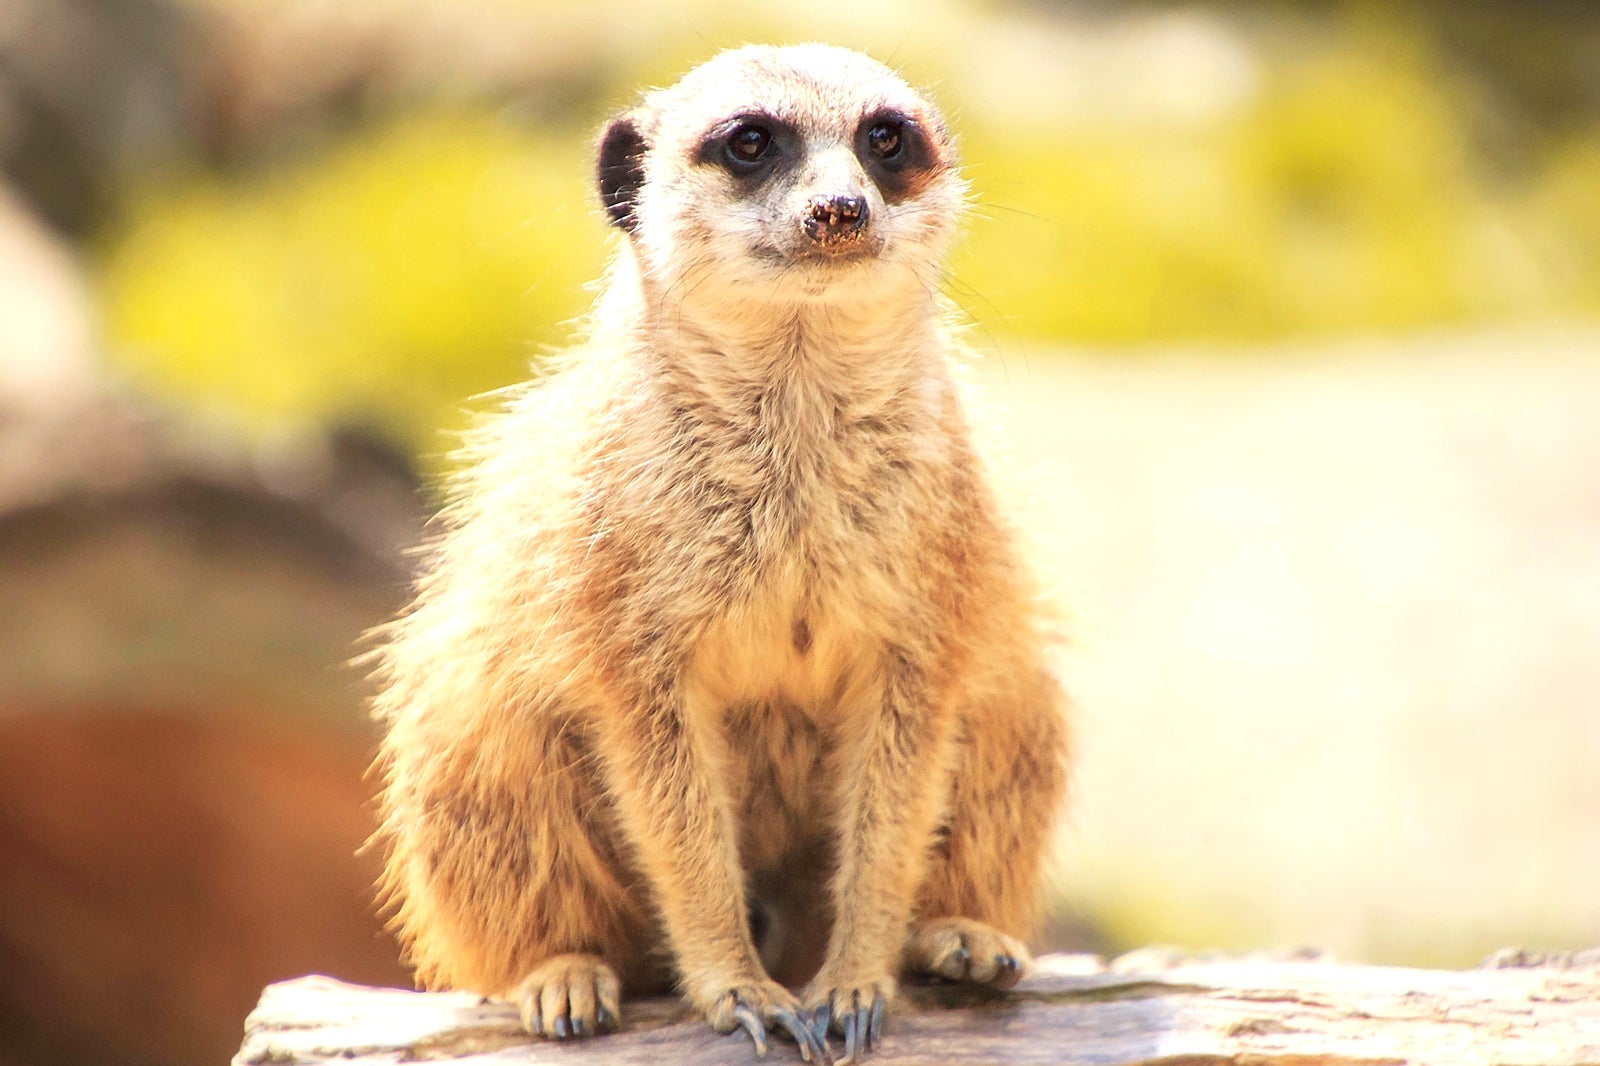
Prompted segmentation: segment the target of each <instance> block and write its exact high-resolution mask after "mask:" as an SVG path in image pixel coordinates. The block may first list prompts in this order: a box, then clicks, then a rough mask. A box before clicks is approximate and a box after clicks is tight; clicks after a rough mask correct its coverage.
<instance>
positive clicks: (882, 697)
mask: <svg viewBox="0 0 1600 1066" xmlns="http://www.w3.org/2000/svg"><path fill="white" fill-rule="evenodd" d="M931 657H932V655H931V654H929V653H928V652H925V653H924V654H923V655H921V656H913V655H911V654H910V653H908V651H907V650H906V649H905V648H889V649H887V650H886V652H885V654H884V656H883V662H882V665H881V668H880V674H881V687H880V691H879V693H878V695H877V706H875V707H871V708H870V709H868V710H867V713H865V714H864V715H863V716H862V717H861V719H860V720H859V721H857V722H855V723H854V725H855V726H856V734H855V736H853V737H852V738H851V739H852V743H850V744H849V745H848V746H847V749H846V751H845V753H844V760H845V761H844V763H843V765H842V766H841V771H842V780H841V781H840V785H841V787H842V789H843V797H844V802H843V803H842V804H841V807H840V816H841V819H840V824H839V829H838V847H839V862H838V869H837V873H836V875H835V881H834V899H835V917H834V924H833V931H832V935H831V936H830V938H829V941H828V953H827V956H826V958H825V960H824V962H823V964H822V969H821V970H820V971H819V972H818V973H817V976H816V977H815V978H813V979H812V981H811V984H810V985H809V986H808V987H807V989H806V992H805V995H804V997H803V998H804V1000H805V1003H806V1006H807V1008H808V1009H809V1010H811V1012H812V1018H813V1025H814V1028H815V1031H816V1033H817V1034H818V1036H819V1037H823V1036H825V1035H826V1034H827V1033H828V1032H829V1031H830V1029H831V1030H832V1031H833V1032H834V1033H836V1034H838V1035H840V1036H842V1037H844V1042H845V1057H844V1059H841V1060H840V1061H841V1062H848V1061H850V1060H852V1059H854V1058H855V1057H856V1055H857V1053H858V1052H860V1051H867V1050H871V1048H872V1047H873V1046H874V1045H875V1044H876V1043H877V1041H878V1039H879V1037H880V1035H881V1033H882V1029H883V1016H884V1012H885V1009H886V1008H887V1007H888V1004H889V1002H890V1001H891V1000H892V999H893V998H894V993H895V978H894V973H895V970H896V968H897V966H898V963H899V959H900V952H901V947H902V945H903V943H904V941H905V937H906V930H907V925H908V923H909V920H910V915H911V907H912V902H913V899H914V897H915V895H916V891H917V887H918V884H919V883H920V881H921V878H922V872H923V857H924V854H925V852H926V851H927V842H928V841H929V839H930V838H931V836H932V834H933V832H934V830H935V828H936V827H937V824H938V821H939V818H940V817H941V815H942V811H943V800H944V797H945V795H946V794H947V792H948V785H947V776H948V767H947V763H948V762H949V754H950V748H951V743H952V738H951V733H952V716H951V714H950V713H949V711H948V709H947V708H945V707H942V706H940V704H939V700H938V699H937V693H936V692H935V684H936V679H935V678H934V677H933V676H931V671H930V670H929V669H928V667H927V665H926V663H925V662H924V661H923V660H927V659H929V658H931Z"/></svg>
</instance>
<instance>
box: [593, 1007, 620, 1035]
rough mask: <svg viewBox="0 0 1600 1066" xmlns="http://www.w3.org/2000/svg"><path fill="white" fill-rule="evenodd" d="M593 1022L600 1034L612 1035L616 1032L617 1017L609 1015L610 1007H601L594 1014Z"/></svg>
mask: <svg viewBox="0 0 1600 1066" xmlns="http://www.w3.org/2000/svg"><path fill="white" fill-rule="evenodd" d="M594 1020H595V1024H596V1025H598V1026H599V1027H600V1031H601V1032H602V1033H614V1032H616V1031H617V1016H616V1015H615V1014H612V1013H611V1008H610V1007H601V1008H600V1010H599V1011H598V1012H596V1014H595V1019H594Z"/></svg>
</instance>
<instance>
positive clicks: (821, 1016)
mask: <svg viewBox="0 0 1600 1066" xmlns="http://www.w3.org/2000/svg"><path fill="white" fill-rule="evenodd" d="M832 1024H833V1008H832V1007H831V1006H829V1005H828V1004H826V1003H824V1004H823V1005H822V1006H820V1007H818V1008H817V1012H816V1013H815V1014H813V1015H812V1016H811V1033H812V1035H813V1036H815V1037H816V1038H817V1042H818V1043H819V1044H823V1045H826V1044H827V1043H828V1026H830V1025H832Z"/></svg>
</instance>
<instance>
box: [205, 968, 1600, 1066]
mask: <svg viewBox="0 0 1600 1066" xmlns="http://www.w3.org/2000/svg"><path fill="white" fill-rule="evenodd" d="M1039 961H1040V965H1039V966H1038V968H1037V970H1036V972H1035V973H1034V974H1033V975H1032V976H1030V977H1029V978H1028V979H1027V980H1026V981H1024V982H1023V983H1022V984H1021V985H1020V986H1018V987H1017V988H1016V989H1015V990H1014V991H1013V992H1010V993H1007V994H1005V995H1003V996H1000V997H991V996H981V995H975V994H973V993H970V992H965V991H959V990H956V989H952V988H948V987H944V988H937V987H910V988H908V989H906V995H905V997H904V999H903V1000H902V1001H901V1003H900V1004H898V1006H897V1008H896V1011H895V1013H894V1015H893V1016H892V1017H891V1018H890V1021H889V1024H888V1027H887V1030H886V1034H885V1038H884V1040H883V1042H882V1043H881V1045H880V1046H879V1047H878V1048H877V1050H875V1051H874V1052H873V1053H872V1054H871V1055H870V1056H868V1057H867V1059H866V1061H867V1062H869V1063H874V1064H877V1066H918V1064H932V1063H940V1064H944V1063H971V1064H974V1066H976V1064H980V1063H1002V1062H1003V1063H1011V1064H1015V1063H1041V1064H1042V1063H1051V1064H1060V1066H1089V1064H1094V1066H1153V1064H1156V1063H1178V1062H1186V1063H1197V1064H1198V1063H1218V1064H1221V1063H1240V1064H1244V1063H1249V1064H1253V1066H1305V1064H1308V1063H1313V1062H1315V1063H1327V1064H1330V1066H1488V1064H1490V1063H1494V1064H1497V1066H1579V1064H1586V1063H1593V1062H1596V1061H1600V970H1597V969H1595V968H1594V967H1593V966H1592V963H1591V965H1587V966H1567V967H1563V966H1561V965H1547V966H1542V967H1536V968H1511V969H1489V970H1474V971H1469V972H1444V971H1427V970H1402V969H1380V968H1373V967H1359V966H1339V965H1334V964H1330V963H1326V962H1320V961H1304V962H1294V961H1272V960H1263V959H1210V960H1192V961H1190V960H1184V961H1178V962H1177V963H1176V964H1174V965H1167V964H1164V963H1163V962H1162V961H1161V960H1159V959H1152V958H1151V957H1150V956H1148V955H1142V956H1141V957H1139V958H1129V959H1127V960H1118V961H1117V962H1114V963H1112V964H1111V965H1110V966H1107V965H1105V964H1103V963H1102V962H1101V961H1100V960H1099V959H1097V958H1095V957H1093V956H1086V955H1057V956H1050V957H1047V958H1044V959H1041V960H1039ZM624 1013H625V1019H624V1021H625V1025H626V1028H625V1029H624V1031H623V1032H621V1033H618V1034H615V1035H612V1036H606V1037H603V1038H600V1039H597V1040H592V1041H581V1042H576V1043H574V1044H557V1043H545V1042H536V1041H533V1040H531V1039H530V1038H529V1037H526V1036H524V1035H523V1034H521V1033H520V1031H519V1030H518V1027H517V1018H516V1012H515V1011H514V1010H513V1008H512V1007H511V1006H510V1005H509V1004H504V1003H492V1002H487V1001H484V1000H481V999H479V998H478V997H476V996H472V995H468V994H464V993H450V994H441V993H418V992H403V991H400V990H398V989H379V988H362V987H360V986H357V985H348V984H344V983H342V982H339V981H334V980H332V979H331V978H326V977H307V978H302V979H300V980H297V981H287V982H284V983H283V984H278V985H273V986H271V987H270V988H268V989H267V991H266V994H265V995H264V996H263V997H262V1000H261V1004H260V1006H259V1007H257V1008H256V1010H255V1012H254V1013H252V1014H251V1015H250V1018H249V1020H248V1021H247V1022H246V1023H245V1040H244V1046H243V1048H242V1049H241V1050H240V1052H239V1054H238V1056H237V1057H235V1059H234V1063H235V1066H256V1064H266V1063H275V1064H280V1066H287V1064H311V1063H327V1062H344V1063H380V1062H382V1063H391V1062H415V1061H419V1060H427V1061H440V1062H471V1063H475V1064H480V1066H494V1064H498V1063H504V1064H511V1063H518V1064H534V1063H545V1062H576V1061H581V1062H586V1063H591V1064H619V1063H630V1064H631V1063H641V1064H644V1063H661V1062H697V1063H726V1064H730V1066H731V1064H739V1066H745V1064H747V1063H751V1062H754V1061H755V1055H754V1052H753V1050H752V1048H751V1046H750V1044H749V1042H748V1041H747V1040H746V1039H744V1038H743V1037H726V1036H720V1035H718V1034H716V1033H714V1032H713V1031H712V1030H711V1029H709V1028H708V1027H707V1026H706V1025H705V1024H704V1023H703V1022H701V1021H699V1020H697V1019H695V1018H692V1017H688V1016H687V1014H686V1012H685V1011H684V1010H683V1008H681V1007H680V1006H679V1005H677V1003H676V1001H670V1000H651V1001H647V1002H645V1003H643V1004H633V1005H625V1007H624ZM837 1050H838V1047H837V1045H835V1051H837ZM768 1061H772V1062H799V1061H800V1059H799V1055H798V1053H797V1052H796V1050H795V1049H794V1047H793V1046H792V1045H786V1044H784V1043H782V1042H781V1041H775V1042H774V1046H773V1047H772V1049H771V1050H770V1052H769V1057H768Z"/></svg>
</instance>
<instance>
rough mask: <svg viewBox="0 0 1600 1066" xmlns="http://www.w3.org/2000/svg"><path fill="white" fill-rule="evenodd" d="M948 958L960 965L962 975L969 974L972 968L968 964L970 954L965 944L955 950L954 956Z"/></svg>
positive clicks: (970, 959)
mask: <svg viewBox="0 0 1600 1066" xmlns="http://www.w3.org/2000/svg"><path fill="white" fill-rule="evenodd" d="M950 957H951V958H952V959H955V960H956V962H957V963H959V964H960V966H961V972H962V973H963V974H966V973H970V972H971V970H972V966H971V965H970V964H971V961H972V952H970V951H968V950H967V946H966V945H965V944H963V945H961V946H960V947H958V948H956V950H955V952H954V954H952V955H951V956H950Z"/></svg>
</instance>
